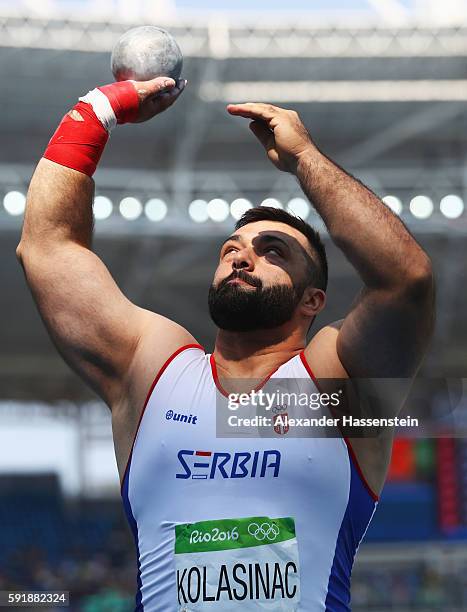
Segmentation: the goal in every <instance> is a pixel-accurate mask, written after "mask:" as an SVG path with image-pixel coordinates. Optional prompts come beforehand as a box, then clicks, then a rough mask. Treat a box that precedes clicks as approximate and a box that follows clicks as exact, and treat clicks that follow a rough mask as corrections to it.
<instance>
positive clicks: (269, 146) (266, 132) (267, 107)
mask: <svg viewBox="0 0 467 612" xmlns="http://www.w3.org/2000/svg"><path fill="white" fill-rule="evenodd" d="M227 110H228V112H229V113H230V114H231V115H237V116H239V117H245V118H246V119H252V121H251V123H250V129H251V131H252V132H253V134H254V135H255V136H256V137H257V138H258V140H259V141H260V142H261V144H262V145H263V147H264V148H265V149H266V152H267V155H268V158H269V159H270V160H271V161H272V163H273V164H274V165H275V166H276V168H279V170H283V171H284V172H292V173H294V172H295V170H296V168H297V163H298V160H299V159H300V157H301V156H302V155H303V154H305V153H306V152H307V151H310V150H316V147H315V145H314V143H313V141H312V139H311V136H310V134H309V133H308V132H307V130H306V128H305V126H304V125H303V123H302V122H301V120H300V117H299V116H298V113H297V112H295V111H294V110H287V109H285V108H279V107H278V106H273V105H272V104H262V103H259V102H248V103H246V104H229V105H228V106H227Z"/></svg>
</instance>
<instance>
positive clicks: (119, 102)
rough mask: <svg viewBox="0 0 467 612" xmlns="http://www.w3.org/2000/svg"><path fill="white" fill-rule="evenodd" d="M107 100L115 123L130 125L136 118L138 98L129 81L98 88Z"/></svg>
mask: <svg viewBox="0 0 467 612" xmlns="http://www.w3.org/2000/svg"><path fill="white" fill-rule="evenodd" d="M98 89H100V90H101V91H102V93H104V94H105V95H106V96H107V98H108V99H109V102H110V105H111V106H112V108H113V111H114V113H115V116H116V117H117V123H132V122H133V121H134V120H135V119H136V117H137V116H138V111H139V96H138V92H137V91H136V89H135V86H134V85H133V83H132V82H131V81H120V82H119V83H111V84H110V85H104V86H103V87H98Z"/></svg>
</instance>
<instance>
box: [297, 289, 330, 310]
mask: <svg viewBox="0 0 467 612" xmlns="http://www.w3.org/2000/svg"><path fill="white" fill-rule="evenodd" d="M325 305H326V294H325V293H324V291H323V290H322V289H316V287H307V288H306V289H305V291H304V292H303V297H302V300H301V309H302V312H303V314H304V315H305V316H307V317H315V316H316V315H317V314H318V313H320V312H321V311H322V310H323V308H324V307H325Z"/></svg>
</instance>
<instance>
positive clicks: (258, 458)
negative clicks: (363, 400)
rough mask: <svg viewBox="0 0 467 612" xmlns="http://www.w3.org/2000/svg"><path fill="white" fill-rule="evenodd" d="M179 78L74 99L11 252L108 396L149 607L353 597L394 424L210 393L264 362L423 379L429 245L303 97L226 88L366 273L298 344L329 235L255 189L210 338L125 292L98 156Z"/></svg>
mask: <svg viewBox="0 0 467 612" xmlns="http://www.w3.org/2000/svg"><path fill="white" fill-rule="evenodd" d="M185 85H186V83H184V82H179V83H177V84H176V83H175V82H174V81H172V80H171V79H161V78H159V79H154V80H152V81H148V82H144V83H134V82H130V81H125V82H123V83H117V84H113V85H107V86H105V87H102V88H99V89H95V90H93V91H92V92H89V93H88V94H87V95H86V96H85V97H84V98H82V99H80V102H79V103H78V104H77V105H76V106H75V107H74V109H72V110H71V111H70V112H69V113H67V115H66V116H65V118H64V120H63V121H62V123H61V125H60V126H59V128H58V129H57V132H56V133H55V135H54V136H53V138H52V140H51V142H50V143H49V146H48V148H47V150H46V152H45V154H44V159H42V160H41V161H40V162H39V164H38V167H37V168H36V171H35V173H34V176H33V178H32V181H31V186H30V189H29V194H28V203H27V209H26V214H25V220H24V228H23V234H22V238H21V242H20V244H19V247H18V257H19V259H20V261H21V263H22V265H23V268H24V270H25V274H26V278H27V281H28V283H29V286H30V288H31V290H32V293H33V295H34V298H35V300H36V302H37V305H38V308H39V310H40V313H41V315H42V317H43V320H44V322H45V324H46V326H47V328H48V330H49V333H50V335H51V337H52V339H53V340H54V342H55V344H56V346H57V348H58V350H59V351H60V352H61V354H62V355H63V357H64V358H65V360H66V361H67V362H68V363H69V364H70V366H71V367H73V368H74V369H75V370H76V371H77V372H78V373H79V374H80V375H81V376H82V377H83V378H84V380H85V381H86V382H87V383H88V384H89V385H90V386H91V387H92V388H93V389H94V390H96V391H97V393H98V394H99V395H100V396H101V397H102V398H103V399H104V401H105V402H106V403H107V404H108V406H109V407H110V408H111V411H112V427H113V434H114V442H115V452H116V457H117V463H118V469H119V472H120V477H121V480H122V495H123V500H124V504H125V509H126V513H127V516H128V519H129V522H130V525H131V527H132V529H133V533H134V536H135V541H136V546H137V553H138V595H137V609H138V610H146V611H151V612H152V611H154V612H155V611H161V612H169V611H171V610H190V611H191V610H203V611H204V610H207V611H209V610H260V609H261V610H271V611H276V610H300V611H304V612H314V611H318V610H330V611H333V612H334V611H340V610H348V609H349V602H350V573H351V567H352V563H353V559H354V555H355V552H356V549H357V547H358V545H359V543H360V541H361V539H362V537H363V535H364V532H365V530H366V528H367V526H368V523H369V520H370V518H371V516H372V514H373V511H374V508H375V505H376V500H377V496H378V494H379V492H380V490H381V488H382V486H383V482H384V478H385V474H386V470H387V466H388V462H389V459H390V454H391V448H390V446H391V443H390V440H389V439H388V438H387V437H384V436H380V437H373V438H355V439H354V440H350V441H349V440H347V441H346V442H344V440H343V439H342V438H338V437H337V438H336V437H331V438H324V437H322V438H320V437H314V438H311V437H310V438H307V437H305V438H303V437H302V438H300V439H298V438H294V437H290V436H289V435H284V433H285V432H284V430H279V432H278V433H277V434H276V435H275V434H273V437H272V438H264V437H260V438H253V439H251V438H235V439H226V438H217V437H216V421H215V416H216V397H218V395H219V394H222V393H224V394H225V393H227V392H230V391H231V390H232V389H236V388H237V389H238V385H237V383H236V381H238V380H240V379H241V380H245V379H257V380H262V381H263V383H260V385H258V387H257V388H258V389H259V388H260V386H261V384H264V382H265V380H266V379H267V378H268V377H270V376H272V378H271V380H272V379H274V378H284V379H290V378H304V377H310V376H312V377H316V378H317V379H343V378H344V379H345V378H347V377H351V378H355V379H357V378H378V377H386V378H388V377H401V378H406V379H411V378H412V377H413V376H414V375H415V373H416V371H417V369H418V367H419V364H420V362H421V359H422V356H423V354H424V352H425V350H426V346H427V342H428V339H429V337H430V333H431V328H432V321H433V279H432V271H431V265H430V261H429V258H428V257H427V255H426V254H425V253H424V251H423V250H422V249H421V248H420V246H419V245H418V244H417V242H416V241H415V240H414V239H413V238H412V236H411V235H410V234H409V232H408V231H407V230H406V228H405V227H404V225H403V224H402V223H401V221H400V220H399V219H398V218H397V216H395V215H394V214H393V213H392V212H391V211H390V210H389V209H388V208H387V207H386V206H385V205H384V204H383V203H382V202H381V201H380V200H379V199H378V198H377V197H376V196H375V195H374V194H373V193H372V192H371V191H369V190H368V189H367V188H366V187H365V186H363V185H362V184H361V183H360V182H358V181H357V180H355V179H354V178H352V177H351V176H349V175H348V174H347V173H346V172H345V171H343V170H342V169H341V168H339V167H338V166H337V165H336V164H334V163H333V162H332V161H331V160H329V159H328V158H327V157H326V156H325V155H323V154H322V153H321V152H320V151H319V149H318V148H317V147H316V146H315V144H314V143H313V141H312V139H311V137H310V135H309V134H308V132H307V131H306V129H305V127H304V126H303V124H302V123H301V121H300V119H299V117H298V115H297V113H295V112H294V111H290V110H284V109H281V108H277V107H275V106H271V105H268V104H253V103H251V104H239V105H230V106H229V107H228V111H229V112H230V113H231V114H232V115H236V116H240V117H244V118H247V119H250V120H251V123H250V127H251V129H252V131H253V133H254V135H255V136H256V137H257V138H258V139H259V141H260V142H261V144H262V145H263V146H264V148H265V150H266V151H267V156H268V158H269V159H270V160H271V162H272V163H273V164H274V165H275V166H276V167H277V168H278V169H279V170H283V171H286V172H291V173H293V174H294V175H295V176H296V177H297V178H298V180H299V181H300V184H301V186H302V188H303V191H304V192H305V194H306V195H307V197H308V198H309V199H310V201H312V202H313V205H314V206H315V208H316V210H317V212H318V213H319V214H320V215H321V217H322V219H323V220H324V222H325V224H326V227H327V228H328V231H329V234H330V236H331V238H332V240H333V241H334V243H335V244H336V245H337V246H338V247H339V248H340V249H341V250H342V252H343V253H344V255H345V256H346V257H347V259H348V260H349V261H350V262H351V264H352V265H353V266H354V267H355V269H356V271H357V273H358V274H359V276H360V278H361V280H362V281H363V283H364V289H363V290H362V292H361V294H360V295H359V297H358V299H357V300H356V301H355V303H354V304H353V306H352V308H351V310H350V312H349V313H348V314H347V316H346V317H345V318H344V319H343V320H342V321H339V322H337V323H335V324H333V325H329V326H326V327H324V328H323V329H321V330H320V331H319V332H318V333H317V334H316V335H315V336H314V337H313V338H312V340H311V342H309V343H308V344H306V335H307V332H308V329H309V326H310V324H311V323H312V322H313V321H314V319H315V317H316V316H317V315H318V313H319V312H320V311H321V310H322V309H323V308H324V305H325V289H326V283H327V264H326V256H325V252H324V248H323V246H322V244H321V241H320V239H319V236H318V235H317V233H316V232H315V231H314V230H313V229H312V228H311V227H310V226H308V225H307V224H306V223H304V222H302V221H301V220H299V219H297V218H295V217H292V216H291V215H288V214H287V213H285V212H284V211H276V210H273V209H261V208H260V209H254V210H251V211H248V212H247V213H246V215H245V216H244V217H243V218H242V219H241V220H240V222H239V223H238V224H237V227H236V229H235V231H234V232H233V234H232V235H231V236H230V237H228V238H227V240H226V241H225V242H224V244H223V245H222V248H221V251H220V258H219V265H218V267H217V270H216V271H215V274H214V280H213V284H212V287H211V289H210V292H209V307H210V312H211V315H212V318H213V319H214V321H215V323H216V324H217V325H218V327H219V331H218V334H217V338H216V344H215V348H214V351H213V354H212V355H211V356H209V355H205V353H204V350H203V349H202V347H200V346H199V345H198V344H197V343H196V340H195V339H194V338H193V337H192V336H191V334H190V333H189V332H188V331H186V330H185V329H183V328H182V327H180V326H179V325H177V324H176V323H175V322H173V321H170V320H168V319H166V318H164V317H162V316H160V315H158V314H155V313H153V312H148V311H146V310H143V309H141V308H139V307H137V306H136V305H134V304H132V303H131V302H129V301H128V300H127V299H126V298H125V296H124V295H122V293H121V292H120V291H119V289H118V287H117V286H116V284H115V282H114V281H113V279H112V277H111V276H110V274H109V272H108V270H107V269H106V267H105V266H104V264H103V263H102V261H100V260H99V258H98V257H97V256H96V255H95V254H94V253H93V252H92V250H91V238H92V225H93V218H92V200H93V189H94V184H93V181H92V179H91V175H92V173H93V171H94V170H95V168H96V165H97V163H98V161H99V157H100V154H101V153H102V150H103V148H104V146H105V143H106V141H107V138H108V132H109V131H110V130H111V129H112V128H113V127H114V126H115V124H116V123H124V122H135V121H145V120H147V119H150V118H151V117H153V116H155V115H157V114H159V113H161V112H162V111H164V110H165V109H167V108H168V107H169V106H170V105H171V104H173V103H174V102H175V100H176V99H177V98H178V96H179V95H180V94H181V93H182V91H183V89H184V86H185ZM161 291H163V287H162V288H161ZM271 373H273V374H272V375H271ZM154 377H155V379H154ZM219 377H221V378H222V382H221V381H220V380H219ZM313 380H315V379H314V378H313ZM151 383H152V384H151ZM216 385H217V387H216ZM312 385H313V388H314V389H315V390H316V386H315V383H314V382H313V381H312ZM148 389H149V393H148Z"/></svg>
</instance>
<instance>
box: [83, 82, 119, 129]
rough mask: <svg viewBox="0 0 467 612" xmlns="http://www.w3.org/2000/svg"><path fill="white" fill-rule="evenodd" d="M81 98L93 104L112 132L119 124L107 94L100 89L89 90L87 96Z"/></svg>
mask: <svg viewBox="0 0 467 612" xmlns="http://www.w3.org/2000/svg"><path fill="white" fill-rule="evenodd" d="M79 100H80V102H86V103H87V104H90V105H91V106H92V110H93V111H94V112H95V114H96V117H97V118H98V119H99V121H100V122H101V123H102V125H103V126H104V127H105V129H106V130H107V131H108V132H109V134H110V132H111V131H112V130H113V129H114V127H115V126H116V125H117V117H116V116H115V113H114V111H113V108H112V106H111V104H110V102H109V99H108V98H107V96H106V95H105V94H104V93H102V91H101V90H100V89H93V90H91V91H88V93H87V94H86V95H85V96H82V97H81V98H79Z"/></svg>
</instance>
